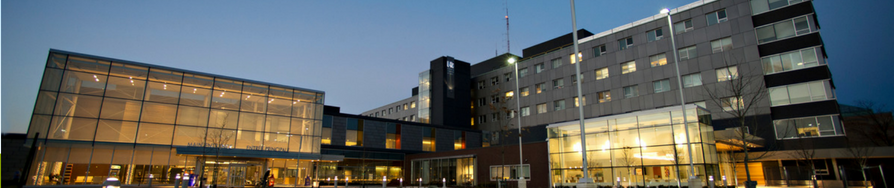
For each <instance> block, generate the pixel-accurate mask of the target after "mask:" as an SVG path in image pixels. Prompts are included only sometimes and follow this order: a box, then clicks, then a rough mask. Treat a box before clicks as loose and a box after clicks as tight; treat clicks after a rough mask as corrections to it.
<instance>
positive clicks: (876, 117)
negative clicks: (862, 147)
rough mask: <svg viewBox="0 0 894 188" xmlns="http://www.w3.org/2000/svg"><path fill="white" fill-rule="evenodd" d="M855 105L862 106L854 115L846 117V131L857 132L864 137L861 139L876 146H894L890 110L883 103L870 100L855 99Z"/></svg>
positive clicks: (893, 127)
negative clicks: (847, 124)
mask: <svg viewBox="0 0 894 188" xmlns="http://www.w3.org/2000/svg"><path fill="white" fill-rule="evenodd" d="M857 107H859V108H862V109H863V110H860V111H858V112H856V116H853V117H848V118H847V121H848V123H849V124H851V126H848V128H849V129H848V131H852V132H855V133H857V135H860V136H862V137H863V138H865V139H861V141H869V142H872V143H873V144H874V145H876V146H894V118H892V116H891V110H890V109H888V108H887V106H886V105H884V104H878V103H875V102H872V101H867V100H861V101H857Z"/></svg>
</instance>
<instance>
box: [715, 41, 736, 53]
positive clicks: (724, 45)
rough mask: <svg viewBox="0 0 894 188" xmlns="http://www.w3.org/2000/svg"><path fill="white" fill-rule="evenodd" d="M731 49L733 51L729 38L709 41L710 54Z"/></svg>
mask: <svg viewBox="0 0 894 188" xmlns="http://www.w3.org/2000/svg"><path fill="white" fill-rule="evenodd" d="M731 49H733V40H732V39H730V38H729V37H726V38H722V39H717V40H712V41H711V53H717V52H723V51H729V50H731Z"/></svg>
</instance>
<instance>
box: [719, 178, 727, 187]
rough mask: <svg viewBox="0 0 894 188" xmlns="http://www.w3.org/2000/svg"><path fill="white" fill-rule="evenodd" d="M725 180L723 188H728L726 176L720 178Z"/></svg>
mask: <svg viewBox="0 0 894 188" xmlns="http://www.w3.org/2000/svg"><path fill="white" fill-rule="evenodd" d="M720 178H722V179H723V188H726V176H720Z"/></svg>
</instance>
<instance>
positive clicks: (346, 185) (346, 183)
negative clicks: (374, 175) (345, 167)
mask: <svg viewBox="0 0 894 188" xmlns="http://www.w3.org/2000/svg"><path fill="white" fill-rule="evenodd" d="M349 179H351V177H347V176H345V188H348V180H349Z"/></svg>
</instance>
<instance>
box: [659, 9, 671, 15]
mask: <svg viewBox="0 0 894 188" xmlns="http://www.w3.org/2000/svg"><path fill="white" fill-rule="evenodd" d="M670 12H671V11H670V9H661V13H662V14H667V13H670Z"/></svg>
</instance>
